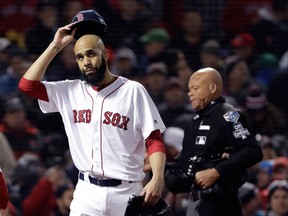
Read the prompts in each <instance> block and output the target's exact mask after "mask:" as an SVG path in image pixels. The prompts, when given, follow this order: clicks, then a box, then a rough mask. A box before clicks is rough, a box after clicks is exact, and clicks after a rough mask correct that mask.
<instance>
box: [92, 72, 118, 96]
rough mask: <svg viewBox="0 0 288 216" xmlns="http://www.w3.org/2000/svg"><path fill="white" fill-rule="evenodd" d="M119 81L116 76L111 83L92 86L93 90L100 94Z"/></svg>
mask: <svg viewBox="0 0 288 216" xmlns="http://www.w3.org/2000/svg"><path fill="white" fill-rule="evenodd" d="M117 79H118V76H114V77H113V79H112V81H111V82H109V83H106V84H103V85H98V86H92V89H94V90H95V91H97V92H99V91H101V90H102V89H104V88H105V87H107V86H109V85H110V84H111V83H113V82H114V81H115V80H117Z"/></svg>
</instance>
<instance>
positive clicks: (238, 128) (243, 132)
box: [233, 122, 250, 139]
mask: <svg viewBox="0 0 288 216" xmlns="http://www.w3.org/2000/svg"><path fill="white" fill-rule="evenodd" d="M233 127H234V129H235V131H233V135H234V137H235V138H236V139H238V138H242V139H246V138H247V136H249V135H250V133H249V131H248V129H247V128H243V126H242V124H241V123H240V122H238V123H236V124H234V125H233Z"/></svg>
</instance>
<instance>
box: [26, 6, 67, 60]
mask: <svg viewBox="0 0 288 216" xmlns="http://www.w3.org/2000/svg"><path fill="white" fill-rule="evenodd" d="M57 18H58V8H57V6H56V5H55V4H54V3H52V2H51V1H50V2H45V1H43V2H40V3H39V5H38V8H37V23H36V25H35V26H33V27H31V28H29V30H27V31H26V32H25V43H26V47H27V50H28V52H29V55H30V56H31V60H32V61H34V59H35V58H36V57H38V55H40V54H41V53H42V52H43V51H44V50H45V48H46V47H47V46H48V45H49V43H50V42H51V41H52V39H53V37H54V34H55V32H56V30H57V28H58V24H57V23H58V20H57ZM70 22H71V21H70Z"/></svg>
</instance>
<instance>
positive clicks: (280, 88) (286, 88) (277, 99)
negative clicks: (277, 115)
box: [267, 71, 288, 121]
mask: <svg viewBox="0 0 288 216" xmlns="http://www.w3.org/2000/svg"><path fill="white" fill-rule="evenodd" d="M287 72H288V71H285V72H283V73H278V74H276V75H275V76H274V78H273V79H272V80H271V83H270V84H269V86H268V91H267V98H268V100H269V101H270V102H271V103H272V104H274V105H275V106H276V107H277V108H278V109H280V110H281V112H282V113H283V114H284V115H285V118H286V121H288V100H286V99H284V98H288V85H287V83H288V73H287Z"/></svg>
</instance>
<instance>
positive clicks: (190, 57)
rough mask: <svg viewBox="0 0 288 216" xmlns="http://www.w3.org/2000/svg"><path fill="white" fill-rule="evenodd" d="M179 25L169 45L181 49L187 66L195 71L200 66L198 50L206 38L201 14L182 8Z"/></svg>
mask: <svg viewBox="0 0 288 216" xmlns="http://www.w3.org/2000/svg"><path fill="white" fill-rule="evenodd" d="M181 27H182V28H181V30H179V31H178V32H177V33H176V34H175V36H174V37H173V39H172V41H171V46H172V47H175V48H177V49H180V50H181V51H183V53H184V55H185V57H186V60H187V62H188V64H189V66H190V67H191V68H192V70H193V71H195V70H197V69H199V68H200V67H201V61H200V50H201V46H202V44H203V42H204V41H206V40H207V39H206V38H207V37H206V33H205V32H204V30H203V20H202V16H201V14H200V13H199V12H198V11H196V10H193V9H187V10H183V20H182V22H181Z"/></svg>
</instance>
